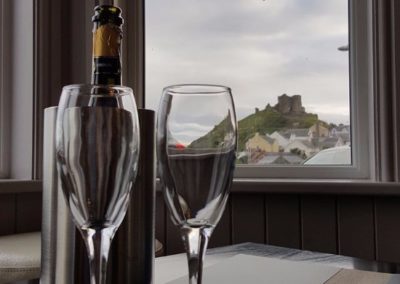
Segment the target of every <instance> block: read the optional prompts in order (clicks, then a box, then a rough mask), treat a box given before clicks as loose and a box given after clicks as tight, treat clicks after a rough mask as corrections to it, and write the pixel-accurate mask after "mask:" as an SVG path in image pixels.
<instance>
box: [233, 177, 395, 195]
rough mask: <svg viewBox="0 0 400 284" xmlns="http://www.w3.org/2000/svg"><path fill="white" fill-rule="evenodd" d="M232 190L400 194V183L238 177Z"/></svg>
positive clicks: (248, 191)
mask: <svg viewBox="0 0 400 284" xmlns="http://www.w3.org/2000/svg"><path fill="white" fill-rule="evenodd" d="M231 192H238V193H271V194H330V195H332V194H334V195H377V196H388V195H390V196H400V184H399V183H395V182H374V181H368V180H363V181H360V180H337V179H336V180H332V179H331V180H312V179H307V180H305V179H303V180H300V179H245V178H236V179H234V181H233V185H232V189H231Z"/></svg>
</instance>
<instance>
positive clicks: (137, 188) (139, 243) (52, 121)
mask: <svg viewBox="0 0 400 284" xmlns="http://www.w3.org/2000/svg"><path fill="white" fill-rule="evenodd" d="M138 116H139V123H140V141H141V147H140V156H139V169H138V174H137V178H136V182H135V184H134V185H133V188H132V190H133V192H132V195H131V201H130V206H129V209H128V211H127V213H126V216H125V219H124V221H123V223H122V224H121V226H120V228H119V229H118V231H117V233H116V235H115V237H114V240H113V244H112V249H111V252H110V260H109V268H108V275H107V283H143V284H147V283H153V278H154V277H153V267H154V226H155V224H154V223H155V219H154V216H155V113H154V111H151V110H145V109H139V110H138ZM56 117H57V107H50V108H47V109H45V112H44V140H43V141H44V145H43V149H44V150H43V152H44V155H43V215H42V216H43V223H42V264H41V267H42V272H41V279H40V282H41V283H42V284H54V283H57V284H71V283H76V284H78V283H79V284H81V283H84V284H86V283H88V284H89V283H90V281H89V271H88V270H89V264H88V260H87V255H86V249H85V247H84V244H83V240H82V238H81V235H80V233H79V232H77V230H76V228H75V225H74V224H73V223H72V219H71V216H70V213H69V211H68V208H67V207H66V203H65V200H64V195H63V194H62V191H61V188H60V186H61V185H60V182H59V178H58V173H57V169H56V159H55V143H54V141H55V138H54V137H55V136H54V134H55V125H56Z"/></svg>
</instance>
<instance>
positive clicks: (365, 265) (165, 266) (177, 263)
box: [155, 243, 400, 284]
mask: <svg viewBox="0 0 400 284" xmlns="http://www.w3.org/2000/svg"><path fill="white" fill-rule="evenodd" d="M237 254H248V255H254V256H264V257H272V258H276V259H287V260H294V261H304V262H309V263H319V264H327V265H330V266H334V267H339V268H345V269H357V270H365V271H374V272H386V273H400V264H394V263H384V262H376V261H369V260H363V259H358V258H354V257H347V256H341V255H333V254H327V253H318V252H311V251H303V250H298V249H291V248H283V247H276V246H271V245H264V244H256V243H242V244H238V245H232V246H227V247H221V248H214V249H209V250H208V251H207V255H206V258H205V263H204V267H207V266H211V265H214V264H216V263H218V262H220V261H222V260H224V259H227V258H229V257H232V256H234V255H237ZM184 275H187V264H186V255H185V254H176V255H170V256H165V257H159V258H156V262H155V284H163V283H166V282H168V281H172V280H174V279H176V278H179V277H182V276H184Z"/></svg>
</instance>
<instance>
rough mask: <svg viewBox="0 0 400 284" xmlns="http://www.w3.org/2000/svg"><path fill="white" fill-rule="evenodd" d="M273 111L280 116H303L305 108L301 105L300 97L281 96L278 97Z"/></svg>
mask: <svg viewBox="0 0 400 284" xmlns="http://www.w3.org/2000/svg"><path fill="white" fill-rule="evenodd" d="M275 109H276V110H277V111H279V112H280V113H282V114H294V115H298V114H304V113H305V112H306V110H305V108H304V107H303V105H302V103H301V96H300V95H294V96H291V97H290V96H288V95H286V94H283V95H282V96H279V97H278V103H277V104H276V105H275Z"/></svg>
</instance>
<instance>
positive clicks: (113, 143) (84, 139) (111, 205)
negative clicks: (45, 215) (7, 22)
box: [56, 85, 139, 284]
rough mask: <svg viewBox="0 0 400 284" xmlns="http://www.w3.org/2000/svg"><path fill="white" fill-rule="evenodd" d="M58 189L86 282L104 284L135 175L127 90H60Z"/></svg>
mask: <svg viewBox="0 0 400 284" xmlns="http://www.w3.org/2000/svg"><path fill="white" fill-rule="evenodd" d="M56 156H57V167H58V172H59V175H60V179H61V185H62V189H63V192H64V196H65V198H66V202H67V205H68V207H69V209H70V211H71V214H72V218H73V220H74V223H75V225H76V226H77V228H78V229H79V231H80V232H81V234H82V237H83V239H84V241H85V244H86V248H87V252H88V256H89V263H90V283H91V284H103V283H106V282H105V281H106V270H107V260H108V254H109V249H110V244H111V241H112V239H113V237H114V234H115V232H116V230H117V229H118V227H119V225H120V224H121V222H122V220H123V218H124V216H125V213H126V210H127V207H128V201H129V196H130V189H131V185H132V182H133V180H134V178H135V176H136V172H137V163H138V156H139V125H138V117H137V110H136V104H135V99H134V97H133V93H132V90H131V89H130V88H126V87H121V86H101V85H71V86H66V87H64V88H63V91H62V95H61V99H60V103H59V106H58V113H57V123H56Z"/></svg>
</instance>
